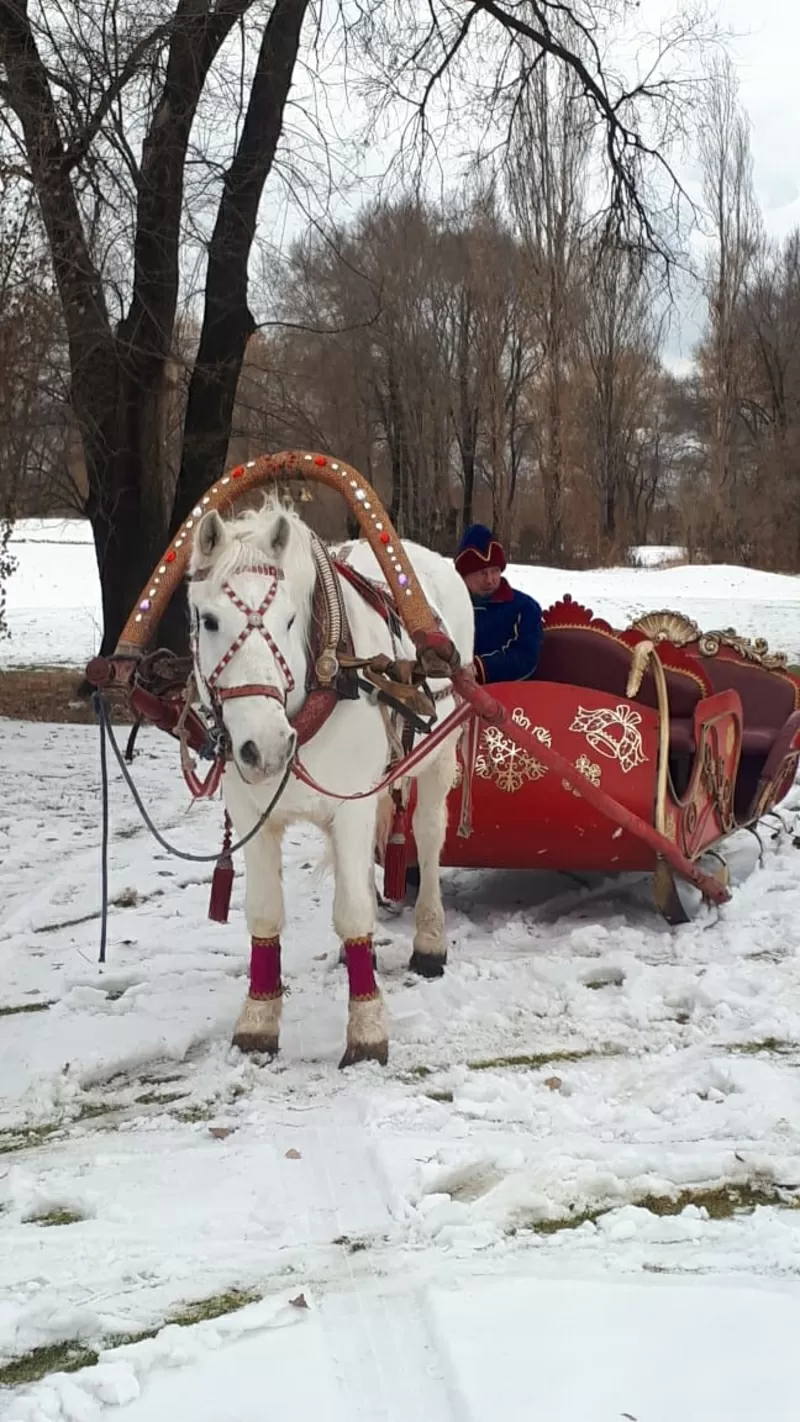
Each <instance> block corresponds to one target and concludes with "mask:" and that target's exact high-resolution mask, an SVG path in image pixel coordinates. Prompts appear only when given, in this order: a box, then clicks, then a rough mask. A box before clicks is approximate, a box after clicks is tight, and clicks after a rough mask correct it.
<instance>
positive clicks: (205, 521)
mask: <svg viewBox="0 0 800 1422" xmlns="http://www.w3.org/2000/svg"><path fill="white" fill-rule="evenodd" d="M226 537H227V530H226V528H225V525H224V523H223V522H222V519H221V518H220V516H219V514H218V513H217V510H216V509H210V510H209V512H208V513H207V514H204V515H203V517H202V518H201V520H200V522H199V524H198V525H197V533H196V534H195V549H196V552H197V553H199V554H200V556H201V557H202V558H210V557H212V555H213V554H214V553H216V551H217V549H218V548H221V547H222V544H223V543H224V541H225V539H226Z"/></svg>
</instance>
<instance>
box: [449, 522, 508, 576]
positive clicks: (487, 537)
mask: <svg viewBox="0 0 800 1422" xmlns="http://www.w3.org/2000/svg"><path fill="white" fill-rule="evenodd" d="M455 561H456V568H457V569H458V571H459V573H460V574H461V576H462V578H468V577H469V576H470V574H471V573H480V572H482V570H483V569H484V568H499V569H500V572H501V573H502V571H503V569H504V568H505V566H506V555H505V553H504V552H503V545H502V544H501V543H498V541H497V539H496V538H495V536H494V534H493V533H492V530H491V529H490V528H487V527H486V525H485V524H483V523H473V524H471V525H470V527H469V528H468V529H467V531H466V533H465V534H464V536H463V538H462V539H461V542H460V543H459V545H458V553H457V554H456V560H455Z"/></svg>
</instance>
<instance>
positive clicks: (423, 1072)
mask: <svg viewBox="0 0 800 1422" xmlns="http://www.w3.org/2000/svg"><path fill="white" fill-rule="evenodd" d="M408 1074H409V1076H419V1077H426V1076H431V1075H432V1068H431V1067H428V1066H413V1067H409V1072H408Z"/></svg>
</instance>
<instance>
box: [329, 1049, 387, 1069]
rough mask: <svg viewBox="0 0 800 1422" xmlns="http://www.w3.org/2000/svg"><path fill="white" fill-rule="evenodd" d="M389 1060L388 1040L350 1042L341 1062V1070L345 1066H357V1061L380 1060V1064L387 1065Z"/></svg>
mask: <svg viewBox="0 0 800 1422" xmlns="http://www.w3.org/2000/svg"><path fill="white" fill-rule="evenodd" d="M388 1060H389V1043H388V1042H348V1044H347V1047H346V1048H345V1053H344V1056H343V1057H342V1060H341V1061H340V1063H339V1070H340V1071H343V1070H344V1068H345V1067H349V1066H355V1065H356V1062H378V1064H379V1065H380V1066H386V1064H387V1062H388Z"/></svg>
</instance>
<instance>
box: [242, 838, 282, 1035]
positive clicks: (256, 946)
mask: <svg viewBox="0 0 800 1422" xmlns="http://www.w3.org/2000/svg"><path fill="white" fill-rule="evenodd" d="M244 861H245V875H246V879H245V916H246V919H247V927H248V930H249V933H250V991H249V993H248V995H247V997H246V998H245V1002H244V1007H243V1008H242V1010H241V1012H240V1013H239V1018H238V1021H237V1023H236V1027H235V1028H234V1032H233V1046H234V1047H238V1048H239V1050H240V1051H242V1052H265V1053H268V1054H269V1055H270V1056H274V1055H275V1053H276V1052H277V1050H278V1045H279V1038H280V1026H281V1011H282V1008H283V984H282V982H281V930H282V928H283V921H284V919H283V886H282V884H281V836H280V834H279V833H276V832H275V831H274V830H269V829H266V828H265V829H263V830H261V831H260V833H259V834H257V835H256V837H255V839H251V840H250V842H249V844H246V845H245V847H244Z"/></svg>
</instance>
